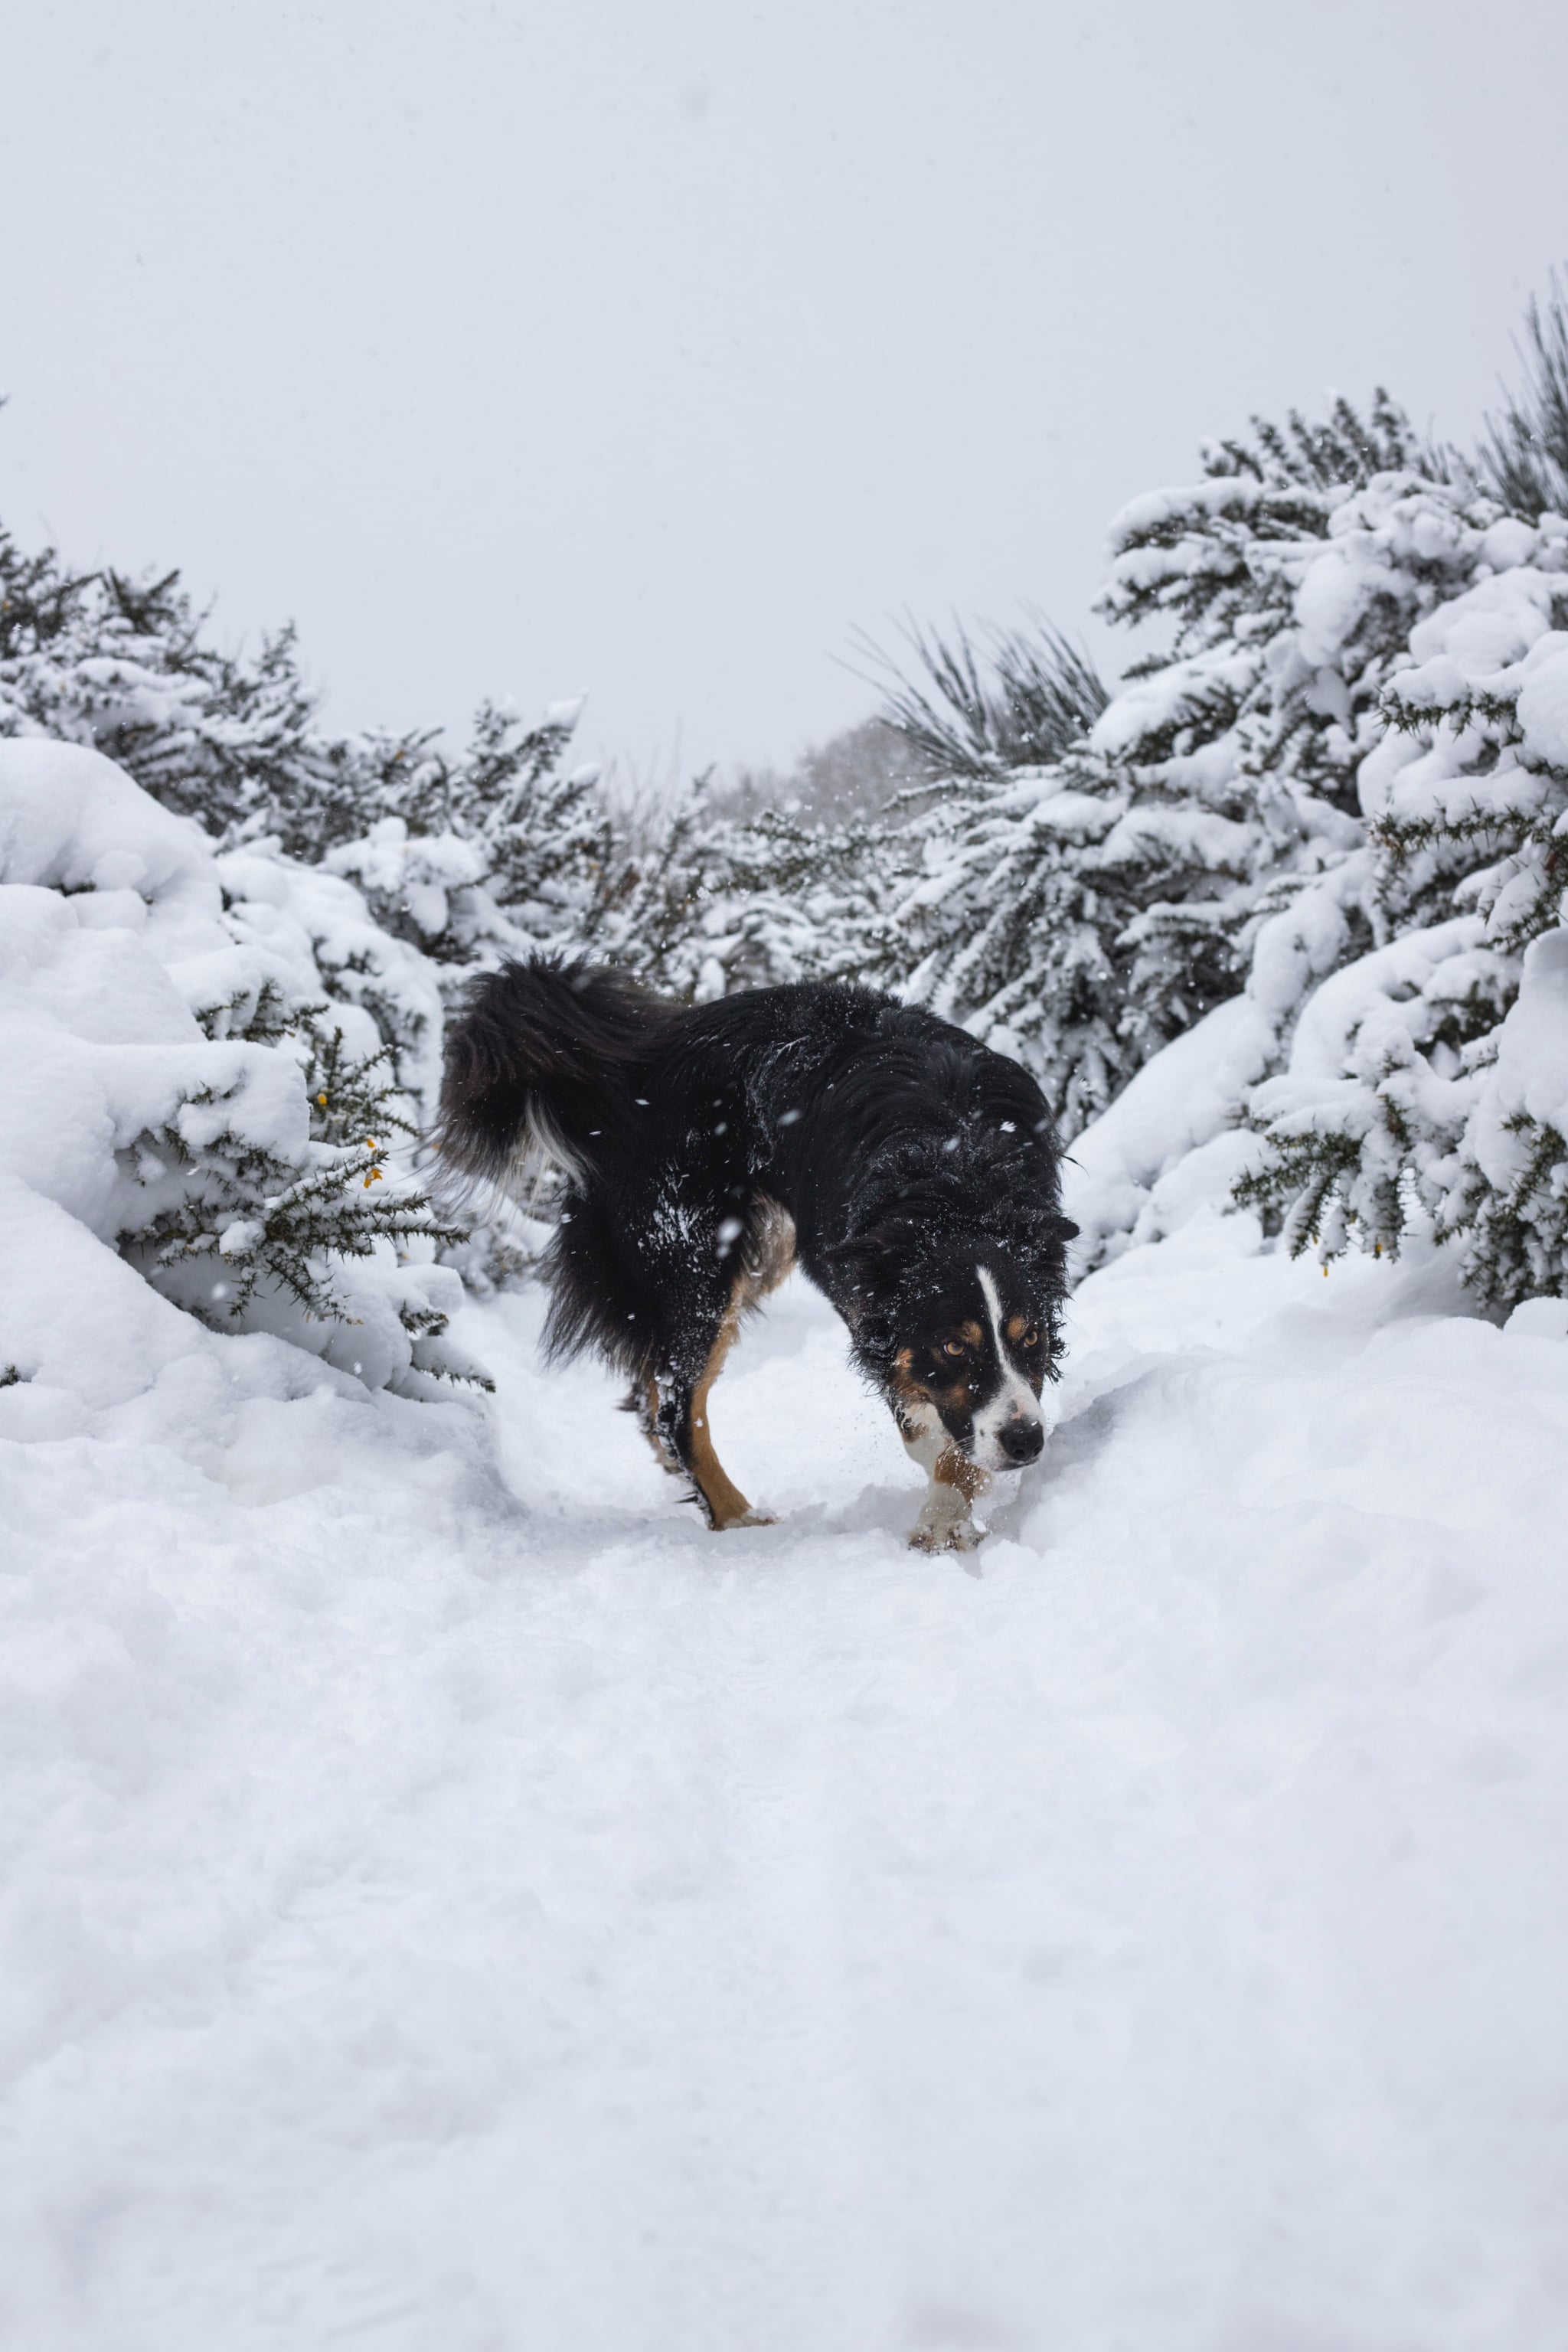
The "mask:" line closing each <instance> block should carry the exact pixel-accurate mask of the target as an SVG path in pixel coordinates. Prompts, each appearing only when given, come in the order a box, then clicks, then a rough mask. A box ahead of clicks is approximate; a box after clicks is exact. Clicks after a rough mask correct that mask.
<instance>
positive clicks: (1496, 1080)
mask: <svg viewBox="0 0 1568 2352" xmlns="http://www.w3.org/2000/svg"><path fill="white" fill-rule="evenodd" d="M1488 514H1490V517H1491V520H1487V518H1488ZM1468 520H1469V526H1470V528H1469V539H1470V542H1471V545H1470V552H1471V556H1472V560H1473V573H1474V577H1473V581H1472V584H1471V585H1470V586H1469V587H1468V588H1467V589H1466V590H1465V591H1464V592H1463V593H1460V594H1459V595H1458V596H1456V597H1453V598H1451V599H1449V600H1448V601H1447V602H1446V603H1445V604H1442V605H1440V606H1439V607H1438V608H1437V609H1436V611H1435V612H1434V613H1432V614H1429V615H1428V616H1427V617H1426V619H1424V620H1423V621H1422V622H1421V623H1420V624H1419V625H1417V626H1416V628H1415V630H1413V632H1412V633H1411V636H1410V642H1409V646H1408V649H1407V661H1408V664H1409V666H1408V667H1405V668H1404V669H1402V670H1400V671H1398V672H1397V673H1396V674H1395V675H1394V677H1393V678H1392V679H1391V680H1390V681H1389V684H1388V686H1387V688H1386V690H1385V694H1384V714H1385V717H1386V719H1387V722H1388V727H1387V732H1386V733H1385V735H1384V739H1383V740H1382V741H1381V742H1380V743H1378V744H1377V745H1375V746H1374V747H1373V750H1372V751H1370V752H1369V753H1368V755H1367V756H1366V758H1365V759H1364V760H1363V763H1362V769H1361V792H1362V798H1363V806H1364V808H1365V811H1366V814H1367V818H1368V823H1369V829H1370V833H1371V836H1372V841H1373V851H1374V859H1375V862H1374V865H1373V884H1372V887H1373V901H1374V904H1375V906H1376V908H1377V910H1378V912H1379V914H1380V917H1381V919H1382V927H1383V929H1384V933H1385V935H1386V943H1385V944H1382V945H1380V946H1379V947H1377V948H1376V949H1375V950H1373V952H1372V953H1370V954H1368V955H1366V956H1364V957H1363V958H1361V959H1359V960H1358V961H1354V962H1352V963H1351V964H1350V965H1349V966H1348V967H1347V968H1345V969H1343V970H1342V971H1339V972H1338V973H1337V974H1336V975H1335V977H1334V979H1333V980H1331V981H1330V982H1328V983H1327V984H1325V985H1323V986H1321V987H1320V988H1319V989H1318V990H1317V991H1316V992H1315V993H1314V994H1313V995H1312V996H1311V997H1310V999H1309V1000H1308V1002H1307V1003H1306V1005H1305V1007H1304V1008H1303V1010H1302V1011H1301V1013H1300V1017H1299V1019H1298V1021H1297V1024H1296V1027H1295V1033H1294V1036H1293V1040H1292V1044H1291V1050H1290V1059H1289V1067H1288V1069H1287V1070H1286V1072H1285V1073H1284V1074H1283V1075H1282V1076H1279V1077H1278V1078H1276V1079H1274V1080H1272V1081H1271V1082H1269V1083H1268V1084H1267V1085H1265V1086H1263V1087H1259V1088H1258V1090H1257V1091H1256V1093H1255V1094H1254V1095H1253V1097H1252V1098H1251V1104H1250V1108H1251V1112H1252V1115H1253V1117H1254V1118H1255V1119H1257V1120H1258V1122H1259V1123H1260V1124H1261V1125H1262V1126H1263V1127H1264V1129H1265V1133H1266V1136H1267V1139H1268V1145H1269V1150H1268V1157H1267V1159H1266V1160H1265V1161H1264V1163H1263V1165H1262V1166H1261V1167H1260V1168H1259V1169H1258V1171H1256V1172H1255V1173H1254V1174H1252V1175H1251V1176H1249V1177H1248V1179H1247V1181H1246V1185H1245V1188H1244V1192H1245V1196H1246V1197H1247V1198H1249V1199H1252V1200H1255V1201H1258V1202H1262V1203H1264V1204H1265V1205H1268V1206H1270V1207H1274V1208H1277V1209H1279V1211H1281V1212H1282V1213H1283V1214H1284V1216H1285V1218H1286V1223H1287V1231H1288V1234H1289V1239H1290V1242H1291V1244H1292V1245H1294V1246H1297V1247H1301V1246H1305V1245H1307V1244H1309V1243H1310V1244H1316V1245H1317V1247H1318V1248H1319V1250H1320V1252H1321V1255H1323V1257H1324V1259H1325V1261H1326V1260H1328V1259H1329V1258H1331V1257H1332V1256H1334V1255H1337V1254H1338V1253H1339V1252H1340V1251H1341V1250H1342V1249H1343V1247H1344V1246H1345V1245H1346V1243H1347V1241H1349V1240H1352V1239H1353V1240H1355V1241H1357V1242H1358V1243H1360V1244H1362V1245H1363V1246H1366V1247H1373V1248H1376V1249H1379V1250H1385V1251H1394V1250H1396V1249H1397V1248H1398V1245H1399V1242H1400V1238H1401V1235H1402V1234H1404V1233H1405V1231H1406V1230H1407V1229H1408V1226H1409V1223H1410V1220H1411V1216H1412V1213H1424V1214H1425V1215H1426V1216H1428V1217H1429V1218H1430V1219H1431V1221H1432V1223H1433V1225H1434V1227H1435V1230H1436V1232H1437V1234H1439V1236H1440V1237H1442V1238H1445V1239H1449V1240H1452V1241H1453V1242H1454V1243H1455V1244H1457V1246H1458V1250H1459V1253H1460V1258H1461V1263H1462V1265H1463V1268H1464V1271H1465V1274H1466V1277H1467V1279H1468V1281H1470V1283H1471V1284H1472V1285H1473V1286H1474V1287H1475V1288H1476V1289H1477V1291H1478V1292H1479V1295H1480V1296H1481V1297H1485V1298H1488V1299H1497V1300H1500V1301H1508V1300H1512V1299H1516V1298H1519V1297H1524V1296H1528V1295H1529V1294H1531V1292H1537V1291H1548V1292H1552V1293H1558V1292H1561V1291H1562V1290H1563V1289H1564V1288H1568V1258H1565V1256H1564V1241H1565V1239H1568V1144H1565V1142H1564V1134H1565V1132H1568V1129H1565V1126H1564V1121H1565V1119H1568V1076H1565V1075H1564V1074H1565V1073H1568V1025H1563V1026H1561V1027H1560V1028H1559V1029H1558V1031H1557V1034H1556V1035H1555V1038H1554V1036H1553V1026H1554V1024H1563V1023H1564V1016H1565V1013H1568V1005H1565V1004H1564V1003H1563V998H1562V979H1561V972H1562V965H1561V946H1560V943H1561V942H1563V939H1564V935H1563V931H1562V930H1561V929H1560V928H1559V927H1560V925H1561V923H1562V921H1563V913H1564V892H1565V886H1568V847H1565V844H1568V520H1563V518H1562V517H1560V516H1557V515H1554V514H1551V513H1543V514H1542V516H1541V517H1540V518H1539V520H1538V521H1537V523H1536V524H1535V526H1533V527H1531V526H1530V525H1528V524H1526V523H1525V522H1523V521H1522V520H1520V519H1518V518H1516V517H1500V516H1499V515H1498V514H1497V510H1496V508H1495V506H1493V507H1491V508H1490V509H1487V508H1485V507H1479V508H1472V509H1471V510H1470V514H1469V518H1468ZM1482 525H1484V526H1485V527H1484V528H1482V527H1481V526H1482ZM1521 981H1522V982H1524V988H1523V992H1522V993H1521V992H1520V991H1521ZM1516 997H1517V1002H1516V1001H1515V1000H1516Z"/></svg>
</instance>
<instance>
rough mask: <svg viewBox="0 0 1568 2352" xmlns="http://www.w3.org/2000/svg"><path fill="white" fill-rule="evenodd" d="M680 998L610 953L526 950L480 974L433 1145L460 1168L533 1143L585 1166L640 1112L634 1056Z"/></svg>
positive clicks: (520, 1159) (532, 1149) (451, 1054)
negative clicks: (658, 991) (638, 978)
mask: <svg viewBox="0 0 1568 2352" xmlns="http://www.w3.org/2000/svg"><path fill="white" fill-rule="evenodd" d="M675 1010H676V1008H675V1006H673V1005H670V1004H666V1003H663V1002H662V1001H661V1000H660V999H659V998H658V997H657V996H650V995H649V994H648V993H647V992H646V990H644V989H641V988H639V987H638V986H637V982H635V981H634V980H632V979H631V978H630V976H629V975H628V974H627V973H626V972H622V971H614V970H612V969H611V968H610V967H609V966H608V965H605V964H590V963H584V962H581V961H577V962H570V963H568V962H563V961H561V960H560V959H559V958H558V957H554V956H544V955H539V956H530V957H529V958H528V960H527V961H526V962H523V963H506V964H503V965H502V966H501V968H500V971H495V972H489V973H487V974H486V976H485V977H484V978H483V979H482V980H478V981H476V982H474V983H473V985H472V987H471V988H470V989H469V991H468V998H467V1001H466V1003H465V1004H464V1007H463V1010H462V1013H461V1014H460V1016H459V1017H458V1021H457V1022H456V1023H455V1024H454V1025H453V1027H452V1029H451V1030H450V1031H449V1033H448V1034H447V1058H446V1070H445V1074H444V1076H443V1079H442V1086H441V1108H440V1115H439V1118H438V1119H437V1126H436V1133H435V1145H436V1150H437V1154H438V1155H439V1157H440V1159H441V1160H442V1161H443V1162H444V1163H445V1165H446V1166H447V1169H448V1170H450V1171H452V1172H453V1173H454V1175H456V1176H458V1178H466V1179H468V1181H477V1182H480V1183H484V1182H490V1183H504V1182H506V1181H508V1179H509V1178H510V1179H512V1180H513V1181H515V1179H516V1175H517V1172H518V1171H519V1170H520V1168H521V1165H522V1163H524V1162H525V1161H526V1160H527V1159H528V1158H529V1156H530V1155H531V1154H532V1155H535V1156H543V1157H546V1158H549V1159H552V1160H556V1161H557V1162H558V1163H560V1164H561V1165H562V1166H563V1167H565V1168H566V1169H567V1170H568V1171H577V1172H581V1171H584V1170H585V1169H586V1168H588V1167H591V1166H592V1165H593V1164H594V1162H595V1160H599V1159H601V1158H605V1157H608V1156H609V1153H610V1151H612V1150H613V1149H614V1143H615V1139H616V1137H617V1136H618V1134H619V1133H620V1132H621V1131H622V1130H623V1129H625V1128H626V1127H627V1126H628V1125H629V1124H630V1123H631V1121H632V1119H633V1118H635V1112H634V1110H633V1103H634V1100H635V1097H637V1095H638V1094H640V1093H641V1092H642V1091H643V1089H642V1087H641V1086H640V1085H639V1083H638V1080H637V1076H636V1068H637V1063H638V1062H639V1060H640V1059H641V1057H642V1056H643V1055H644V1054H645V1053H646V1052H647V1048H648V1047H649V1046H650V1045H652V1044H653V1043H654V1042H655V1040H656V1039H657V1037H658V1034H659V1033H660V1031H661V1030H662V1029H663V1027H664V1025H665V1024H666V1023H667V1022H668V1020H669V1019H670V1017H671V1015H672V1014H673V1013H674V1012H675Z"/></svg>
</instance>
